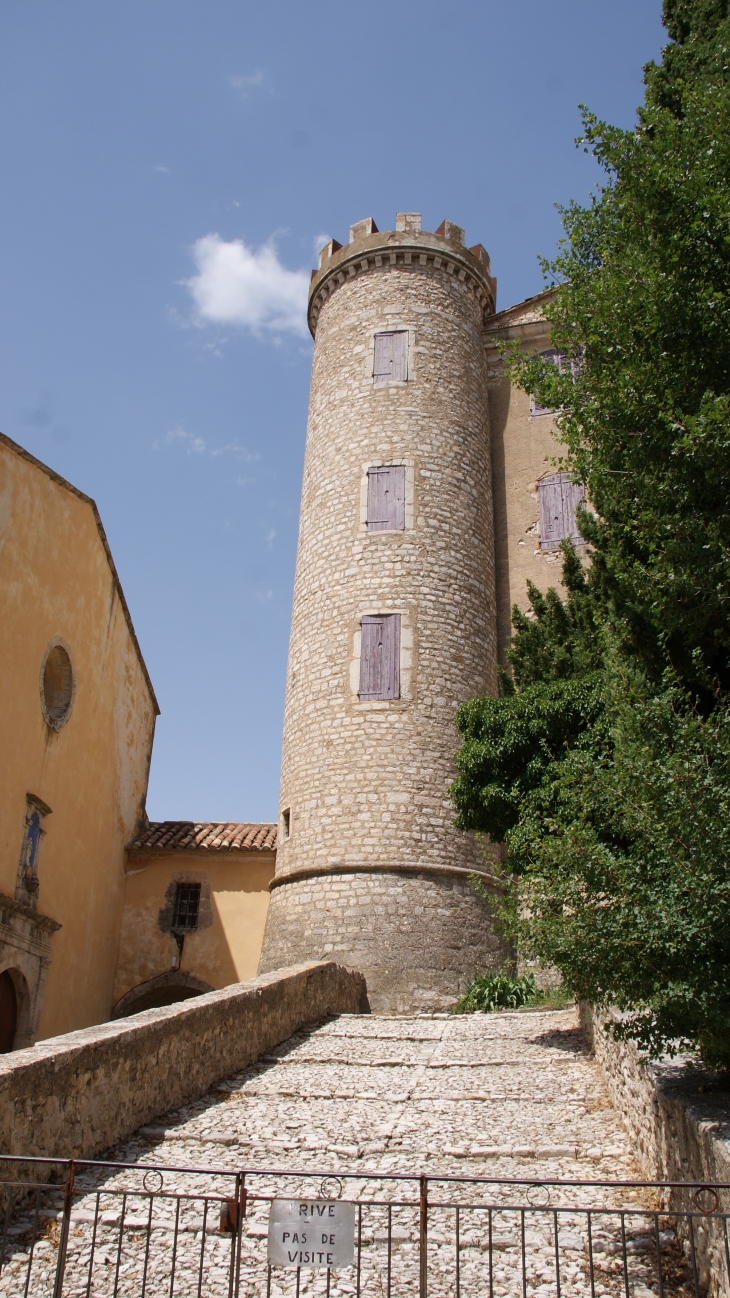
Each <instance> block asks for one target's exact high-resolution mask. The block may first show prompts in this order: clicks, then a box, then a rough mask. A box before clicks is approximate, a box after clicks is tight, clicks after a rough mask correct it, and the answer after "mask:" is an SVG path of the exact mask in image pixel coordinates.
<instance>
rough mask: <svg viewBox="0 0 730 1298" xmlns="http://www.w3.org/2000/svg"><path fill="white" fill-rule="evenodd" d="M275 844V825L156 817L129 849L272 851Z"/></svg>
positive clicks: (129, 844)
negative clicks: (157, 818) (158, 818)
mask: <svg viewBox="0 0 730 1298" xmlns="http://www.w3.org/2000/svg"><path fill="white" fill-rule="evenodd" d="M275 847H276V825H251V824H248V823H247V822H244V823H241V822H240V821H238V820H157V821H151V822H150V824H148V825H147V826H146V828H145V829H143V830H142V831H141V832H140V833H139V834H138V835H137V837H136V838H133V839H132V841H131V843H128V844H127V848H128V850H129V851H130V852H139V851H141V850H142V849H143V848H144V850H145V851H146V850H147V849H148V848H157V849H159V850H162V849H164V850H165V851H171V850H175V851H186V850H187V851H193V850H196V849H200V848H203V849H204V850H205V851H208V852H250V851H256V850H258V851H262V852H263V851H273V849H274V848H275Z"/></svg>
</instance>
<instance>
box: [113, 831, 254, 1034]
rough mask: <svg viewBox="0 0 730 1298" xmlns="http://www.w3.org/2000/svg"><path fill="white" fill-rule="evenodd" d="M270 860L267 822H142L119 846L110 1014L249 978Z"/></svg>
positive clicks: (168, 1001)
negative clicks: (122, 855)
mask: <svg viewBox="0 0 730 1298" xmlns="http://www.w3.org/2000/svg"><path fill="white" fill-rule="evenodd" d="M275 861H276V825H271V824H265V825H258V824H256V825H252V824H239V823H230V822H221V823H213V824H211V823H208V822H205V823H201V822H197V823H196V822H189V821H163V822H158V823H155V824H151V825H146V826H145V827H144V828H143V829H142V830H141V832H140V833H139V834H138V835H136V836H135V838H134V839H133V840H132V842H131V843H130V844H129V847H128V850H127V869H126V878H125V893H124V898H125V899H124V915H123V919H122V929H121V935H120V942H119V960H118V962H117V971H116V979H115V987H114V1005H113V1009H112V1014H113V1016H114V1017H119V1016H122V1015H128V1014H135V1013H137V1012H138V1011H139V1010H143V1009H148V1008H150V1006H152V1005H164V1004H170V1003H172V1002H173V1001H178V1000H184V999H185V998H186V997H187V996H193V995H197V994H198V993H199V992H206V991H212V990H213V989H214V988H219V987H226V986H228V984H229V983H235V982H244V981H245V980H246V979H247V978H253V977H255V975H256V968H257V965H258V960H259V953H260V951H261V942H262V938H263V935H264V924H265V923H266V912H267V910H268V906H269V884H270V883H271V880H272V879H273V877H274V866H275ZM181 894H182V895H183V896H184V897H185V900H186V909H185V913H184V914H182V915H181V914H180V913H179V912H180V897H181ZM176 909H177V912H178V913H177V914H176ZM181 920H184V924H181V923H180V921H181Z"/></svg>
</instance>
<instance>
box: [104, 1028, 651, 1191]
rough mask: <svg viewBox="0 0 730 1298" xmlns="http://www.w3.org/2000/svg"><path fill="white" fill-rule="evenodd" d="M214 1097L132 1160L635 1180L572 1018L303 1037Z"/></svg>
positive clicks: (135, 1148) (127, 1153)
mask: <svg viewBox="0 0 730 1298" xmlns="http://www.w3.org/2000/svg"><path fill="white" fill-rule="evenodd" d="M221 1098H223V1101H224V1102H223V1103H221V1102H220V1100H221ZM216 1099H217V1101H218V1102H213V1103H211V1097H210V1096H207V1097H205V1099H203V1100H201V1101H199V1102H198V1103H196V1104H192V1105H189V1106H188V1107H187V1108H186V1109H184V1110H181V1111H180V1112H179V1113H178V1114H175V1115H173V1116H172V1117H171V1120H170V1123H169V1124H168V1125H166V1126H165V1127H164V1128H163V1127H147V1128H143V1129H142V1131H141V1133H140V1135H141V1137H142V1140H141V1141H135V1142H132V1143H130V1144H128V1145H126V1146H125V1147H124V1149H123V1150H122V1151H120V1152H121V1153H122V1155H123V1157H125V1158H130V1157H134V1158H138V1157H145V1158H147V1157H149V1155H148V1153H147V1148H146V1142H148V1141H155V1142H161V1143H158V1145H157V1149H156V1150H155V1157H156V1159H157V1160H158V1161H164V1162H179V1161H181V1160H183V1161H188V1160H189V1161H191V1162H193V1161H194V1162H195V1163H196V1164H198V1165H199V1166H201V1165H205V1162H206V1160H208V1161H210V1160H211V1159H212V1158H215V1159H216V1161H219V1159H220V1157H223V1164H224V1165H230V1166H231V1167H238V1166H241V1165H244V1164H249V1165H250V1164H260V1165H263V1166H269V1167H272V1166H280V1167H292V1168H298V1169H306V1168H309V1167H312V1166H314V1167H316V1168H318V1169H319V1168H330V1167H331V1168H335V1167H343V1168H345V1169H347V1170H352V1171H363V1172H367V1173H373V1172H377V1171H380V1172H385V1171H388V1172H417V1171H421V1170H423V1171H425V1172H427V1173H428V1174H429V1175H430V1176H433V1175H437V1174H438V1173H440V1172H455V1173H466V1174H475V1175H483V1174H485V1173H488V1174H494V1175H495V1176H498V1177H513V1176H516V1177H523V1176H524V1177H535V1178H545V1177H549V1178H551V1179H553V1178H559V1177H576V1178H588V1177H598V1178H600V1177H605V1178H607V1179H608V1178H615V1177H619V1178H621V1177H629V1176H631V1175H632V1174H633V1173H634V1172H635V1171H636V1169H635V1168H634V1166H633V1163H632V1161H631V1156H630V1151H629V1148H628V1144H627V1138H626V1133H625V1131H624V1129H623V1128H622V1125H621V1122H620V1120H619V1118H618V1116H617V1114H616V1113H615V1112H614V1110H613V1109H612V1108H611V1105H610V1102H609V1100H608V1097H607V1093H606V1089H605V1087H604V1085H603V1082H602V1079H601V1075H600V1071H599V1069H598V1067H597V1066H596V1065H595V1064H594V1063H593V1061H592V1060H591V1059H589V1058H588V1056H587V1055H586V1052H585V1047H584V1044H583V1041H582V1038H581V1036H580V1033H579V1031H578V1027H577V1021H576V1015H575V1012H574V1011H573V1010H568V1011H560V1012H548V1013H544V1012H543V1013H529V1012H528V1013H525V1012H519V1013H503V1014H474V1015H463V1016H458V1017H457V1016H452V1015H444V1016H434V1017H429V1018H426V1017H421V1016H419V1017H416V1018H390V1017H376V1016H374V1015H368V1016H356V1015H343V1016H341V1017H340V1018H338V1019H337V1020H335V1021H333V1022H330V1023H327V1024H325V1025H324V1026H322V1027H320V1028H319V1029H317V1030H316V1031H314V1032H311V1033H308V1032H304V1033H300V1034H298V1035H297V1036H295V1037H292V1038H291V1039H290V1040H289V1041H287V1042H285V1043H284V1044H283V1045H282V1046H280V1047H279V1048H278V1049H277V1050H276V1052H275V1054H273V1055H270V1056H266V1057H264V1059H263V1060H261V1061H260V1062H259V1064H258V1065H257V1066H256V1067H254V1068H253V1069H251V1070H249V1072H248V1073H247V1074H246V1075H245V1077H241V1078H237V1079H235V1080H233V1081H230V1082H225V1083H223V1084H222V1087H221V1088H219V1089H218V1092H217V1096H216ZM142 1142H145V1143H142Z"/></svg>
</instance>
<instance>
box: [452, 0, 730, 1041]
mask: <svg viewBox="0 0 730 1298" xmlns="http://www.w3.org/2000/svg"><path fill="white" fill-rule="evenodd" d="M664 18H665V23H666V25H667V28H668V31H669V35H670V37H671V41H670V44H669V45H668V46H667V48H666V49H665V51H664V53H663V57H662V61H661V63H660V64H659V65H653V64H652V65H649V67H648V68H647V69H646V87H647V89H646V96H645V103H644V106H643V108H642V109H641V110H640V114H639V121H638V125H637V128H636V130H634V131H621V130H618V129H617V128H614V127H612V126H609V125H607V124H606V123H604V122H599V121H597V120H596V119H595V118H594V117H593V116H592V115H591V114H590V113H588V112H585V113H584V135H583V137H582V144H583V147H584V148H585V149H587V150H589V151H591V152H592V153H593V154H594V156H595V157H596V158H597V160H598V161H599V162H600V164H601V165H602V167H603V168H604V173H605V183H604V185H603V186H602V188H600V190H599V191H598V192H597V193H596V195H595V197H594V198H593V200H592V201H591V203H590V205H589V206H588V207H580V206H579V205H577V204H571V206H570V207H569V208H567V209H566V210H564V211H563V223H564V229H565V240H564V242H563V243H562V245H561V248H560V251H559V254H558V256H557V258H556V259H555V261H554V262H552V263H551V264H549V265H546V270H547V272H548V273H549V275H550V276H551V277H552V280H553V282H554V283H556V284H557V286H558V287H557V292H556V295H555V297H554V300H553V301H552V303H551V305H550V306H549V307H548V309H547V314H548V317H549V319H550V321H551V324H552V339H553V343H554V345H555V346H557V347H558V348H560V349H561V350H563V351H564V352H565V353H566V354H567V355H568V356H570V357H571V358H573V361H574V362H575V363H574V364H573V365H571V366H563V367H562V370H558V368H556V367H555V366H554V365H551V364H546V363H544V362H542V361H540V360H539V359H525V358H524V357H522V356H520V355H519V354H517V353H515V352H513V353H511V354H510V355H508V356H507V357H506V363H507V365H508V369H509V370H510V372H511V374H512V377H513V378H514V379H515V381H516V382H518V383H519V385H520V386H522V387H524V388H525V389H526V390H528V391H531V392H533V393H535V394H536V396H537V397H538V399H539V400H540V401H541V402H542V403H543V404H545V405H548V406H552V407H553V408H555V409H557V410H559V412H560V413H559V415H558V418H557V423H558V428H559V435H560V438H561V440H562V442H563V445H564V448H565V453H564V457H563V461H562V465H563V467H564V468H565V469H566V470H567V471H568V472H570V473H571V474H572V475H573V477H574V479H575V480H579V481H582V482H583V483H585V485H586V489H587V496H588V499H589V501H590V506H591V508H590V509H589V510H588V509H587V510H584V511H581V513H580V515H579V524H580V529H581V533H582V535H583V536H585V537H586V538H587V540H588V541H589V543H590V548H591V566H590V572H589V574H588V575H586V576H584V575H583V574H582V573H580V572H579V568H578V564H577V560H576V559H575V556H574V555H572V552H571V551H570V550H566V551H565V553H564V582H565V585H566V589H567V598H566V600H565V601H564V602H563V601H562V600H561V599H560V598H559V597H558V595H557V594H556V592H554V591H551V592H548V594H547V595H545V596H543V595H541V594H540V593H539V592H538V591H537V590H535V589H534V587H533V588H531V589H530V591H529V594H530V599H531V604H532V608H531V614H530V615H529V616H527V617H526V616H524V615H522V614H520V613H518V612H515V614H514V615H513V616H514V623H515V636H514V639H513V642H512V647H511V650H510V653H509V658H510V663H511V666H512V670H513V679H512V683H511V685H509V684H507V683H506V681H505V682H504V685H503V689H502V695H503V697H501V698H499V699H479V700H472V701H470V702H469V703H467V704H465V705H464V707H463V708H462V709H461V711H460V713H459V715H458V718H457V725H458V728H459V730H460V732H461V734H462V737H463V745H462V748H461V750H460V752H459V754H458V756H457V767H458V777H457V780H456V781H455V784H454V786H453V798H454V802H455V805H456V808H457V813H458V819H457V823H458V824H459V825H460V826H461V827H462V828H469V829H476V830H479V831H481V832H484V833H488V834H489V835H490V836H491V837H492V838H493V839H497V840H501V841H504V842H506V844H507V849H508V868H509V870H510V871H511V872H512V873H513V875H514V878H515V880H516V882H515V883H514V886H513V889H512V892H511V895H510V899H509V902H508V905H507V907H506V910H505V913H504V918H505V921H506V922H507V923H508V924H510V925H511V926H512V930H513V932H514V933H515V934H516V935H517V936H518V938H519V940H520V942H521V944H522V946H523V949H524V950H525V952H526V954H529V955H533V956H537V957H539V958H541V959H543V960H545V961H547V962H550V963H553V964H555V965H557V966H558V968H560V969H561V971H562V973H563V976H564V979H565V981H566V984H567V985H568V987H569V988H570V989H571V990H572V991H574V992H575V993H576V994H578V995H580V996H585V997H587V998H588V999H591V1000H593V1001H595V1002H598V1003H614V1004H617V1005H619V1006H620V1007H621V1008H622V1009H624V1010H625V1011H626V1012H627V1017H626V1019H625V1020H624V1022H623V1024H622V1025H621V1027H620V1028H619V1031H620V1032H621V1033H623V1034H624V1035H632V1036H634V1037H635V1038H636V1039H638V1040H639V1041H640V1042H641V1043H642V1044H643V1045H644V1046H646V1047H647V1048H648V1049H649V1050H650V1051H651V1052H652V1053H657V1052H659V1051H661V1050H663V1049H666V1048H667V1047H669V1048H670V1049H673V1048H674V1045H673V1043H674V1042H676V1041H677V1040H678V1041H680V1042H681V1043H683V1044H685V1045H694V1046H699V1048H700V1049H701V1050H702V1052H703V1053H704V1055H705V1058H706V1059H707V1060H708V1062H711V1063H714V1064H720V1065H723V1066H730V1041H726V1032H725V1028H724V1025H725V1023H726V1022H727V1019H728V1013H729V1012H730V992H729V991H728V989H729V988H730V820H729V813H730V705H729V701H728V690H730V510H729V509H728V507H727V501H728V499H729V498H730V16H729V13H728V0H666V3H665V7H664ZM503 679H504V678H503ZM510 690H512V691H513V692H512V693H510Z"/></svg>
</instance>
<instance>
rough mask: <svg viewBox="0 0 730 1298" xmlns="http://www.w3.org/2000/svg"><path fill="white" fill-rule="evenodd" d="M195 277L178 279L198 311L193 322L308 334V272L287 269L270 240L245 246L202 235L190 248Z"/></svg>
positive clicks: (236, 242)
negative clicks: (258, 246)
mask: <svg viewBox="0 0 730 1298" xmlns="http://www.w3.org/2000/svg"><path fill="white" fill-rule="evenodd" d="M192 254H193V259H194V261H195V264H196V266H197V274H196V275H193V276H192V277H191V278H190V279H186V280H184V281H183V283H184V284H185V286H186V287H187V288H188V289H189V290H190V293H191V294H192V297H193V301H194V302H195V306H196V309H197V316H198V323H200V324H205V323H210V324H238V325H243V326H244V328H247V329H250V330H251V331H252V332H253V333H260V332H261V330H262V329H270V330H272V331H273V332H279V333H294V334H300V335H302V336H305V335H306V333H307V323H306V309H307V293H308V291H309V272H308V271H306V270H287V268H286V266H283V265H282V264H281V262H280V261H279V257H278V254H277V251H276V248H275V246H274V243H273V240H271V239H269V241H268V242H267V243H264V244H262V246H261V247H260V248H249V247H248V246H247V245H246V244H245V243H244V242H243V240H242V239H232V240H231V241H230V243H227V242H226V241H225V239H221V237H220V235H219V234H206V235H204V237H203V238H202V239H197V240H196V242H195V243H194V244H193V248H192Z"/></svg>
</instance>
